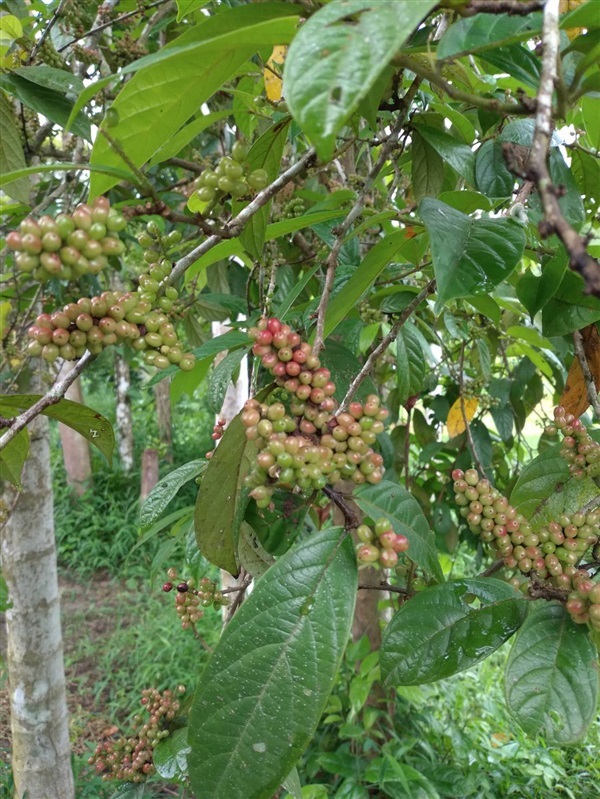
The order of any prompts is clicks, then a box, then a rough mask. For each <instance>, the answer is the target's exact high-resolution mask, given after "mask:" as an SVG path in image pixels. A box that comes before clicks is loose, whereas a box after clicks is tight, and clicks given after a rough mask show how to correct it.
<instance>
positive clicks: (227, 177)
mask: <svg viewBox="0 0 600 799" xmlns="http://www.w3.org/2000/svg"><path fill="white" fill-rule="evenodd" d="M247 156H248V148H247V147H246V146H245V145H244V144H243V143H242V142H240V141H236V142H235V144H234V145H233V147H232V148H231V156H228V155H225V156H223V158H221V159H220V160H219V162H218V164H217V165H216V166H215V168H214V169H205V170H204V171H203V172H202V174H201V175H200V176H199V177H198V178H197V179H196V180H195V181H194V186H195V188H196V192H195V195H196V197H197V198H198V200H200V202H202V203H213V202H218V201H219V200H222V199H223V198H224V197H226V196H227V195H230V196H231V197H233V198H237V197H243V196H244V195H246V194H251V193H252V192H254V191H261V190H262V189H264V188H265V187H266V186H267V184H268V182H269V176H268V174H267V171H266V170H265V169H253V170H252V171H249V170H248V165H247V164H246V163H245V161H246V158H247Z"/></svg>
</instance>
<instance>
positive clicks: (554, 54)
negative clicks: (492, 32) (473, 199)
mask: <svg viewBox="0 0 600 799" xmlns="http://www.w3.org/2000/svg"><path fill="white" fill-rule="evenodd" d="M558 22H559V0H547V1H546V5H545V6H544V23H543V31H542V41H543V57H542V74H541V76H540V86H539V89H538V94H537V101H536V115H535V131H534V134H533V143H532V149H531V156H530V159H529V164H528V169H527V173H526V177H527V178H528V179H529V180H532V181H533V182H534V183H535V185H536V187H537V190H538V193H539V195H540V199H541V201H542V208H543V210H544V220H543V222H542V223H541V224H540V232H541V233H542V235H543V236H549V235H551V234H552V233H556V235H557V236H558V237H559V238H560V240H561V241H562V243H563V244H564V245H565V247H566V249H567V252H568V253H569V266H570V268H571V269H573V270H574V271H575V272H579V274H580V275H581V276H582V277H583V279H584V281H585V287H586V293H587V294H593V295H594V296H596V297H600V264H599V263H598V261H596V260H595V258H592V256H591V255H589V253H588V252H587V249H586V243H585V240H584V239H583V238H582V237H581V236H580V235H579V234H578V233H577V231H575V230H574V229H573V228H572V227H571V225H570V224H569V223H568V222H567V220H566V219H565V218H564V216H563V214H562V211H561V209H560V206H559V204H558V196H559V195H560V193H561V191H560V187H557V186H554V184H553V183H552V178H551V177H550V171H549V169H548V153H549V151H550V142H551V138H552V130H553V123H552V95H553V92H554V87H555V85H556V83H557V81H558V57H559V52H560V31H559V27H558Z"/></svg>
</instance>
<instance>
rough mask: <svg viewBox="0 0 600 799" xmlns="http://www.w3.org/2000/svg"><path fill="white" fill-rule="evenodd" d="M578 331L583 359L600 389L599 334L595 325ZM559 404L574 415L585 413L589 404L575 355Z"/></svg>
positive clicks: (581, 371)
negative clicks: (583, 354)
mask: <svg viewBox="0 0 600 799" xmlns="http://www.w3.org/2000/svg"><path fill="white" fill-rule="evenodd" d="M580 333H581V338H582V340H583V351H584V352H585V359H586V361H587V362H588V366H589V368H590V373H591V375H592V377H593V378H594V383H595V385H596V388H597V389H600V335H599V334H598V328H597V327H596V325H588V326H587V327H584V328H583V330H581V331H580ZM560 404H561V405H562V406H564V408H565V410H566V411H567V413H572V414H573V416H575V417H579V416H581V414H582V413H585V412H586V410H587V409H588V407H589V405H590V399H589V396H588V391H587V386H586V384H585V378H584V376H583V370H582V369H581V364H580V363H579V358H578V357H577V355H575V357H574V358H573V363H572V364H571V368H570V369H569V374H568V375H567V382H566V383H565V388H564V391H563V393H562V396H561V398H560Z"/></svg>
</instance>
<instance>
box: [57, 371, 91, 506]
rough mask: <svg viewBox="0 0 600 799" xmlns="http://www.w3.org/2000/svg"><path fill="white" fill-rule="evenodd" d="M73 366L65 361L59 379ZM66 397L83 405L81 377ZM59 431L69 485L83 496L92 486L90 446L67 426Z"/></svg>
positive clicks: (63, 426) (72, 385)
mask: <svg viewBox="0 0 600 799" xmlns="http://www.w3.org/2000/svg"><path fill="white" fill-rule="evenodd" d="M73 366H74V363H73V362H70V361H65V362H64V364H63V366H62V368H61V370H60V375H59V378H60V379H62V378H63V377H65V376H66V375H67V374H68V372H69V371H70V370H71V369H72V368H73ZM65 397H66V398H67V399H70V400H73V402H79V403H83V394H82V391H81V381H80V378H79V377H78V378H77V380H75V382H74V383H72V384H71V385H70V386H69V388H68V389H67V392H66V394H65ZM58 431H59V434H60V440H61V444H62V450H63V460H64V463H65V471H66V473H67V483H68V484H69V485H70V486H71V488H72V489H73V492H74V493H75V494H77V495H78V496H81V495H82V494H83V493H84V492H85V490H86V489H87V488H88V486H89V485H90V483H91V478H92V462H91V458H90V445H89V443H88V441H87V439H85V438H84V437H83V436H82V435H81V434H80V433H78V432H77V431H75V430H73V429H72V428H71V427H68V426H67V425H66V424H59V425H58Z"/></svg>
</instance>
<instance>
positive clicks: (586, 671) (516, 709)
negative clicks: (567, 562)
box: [504, 602, 598, 746]
mask: <svg viewBox="0 0 600 799" xmlns="http://www.w3.org/2000/svg"><path fill="white" fill-rule="evenodd" d="M504 684H505V693H506V703H507V707H508V710H509V712H510V714H511V715H512V717H513V718H514V719H515V721H517V723H518V724H519V726H520V727H522V729H523V730H524V731H525V732H526V733H527V734H528V735H541V736H543V738H544V740H545V743H546V745H547V746H564V745H565V744H572V743H575V742H576V741H579V740H581V738H583V736H584V735H585V732H586V730H587V729H588V727H589V725H590V724H591V723H592V721H593V720H594V718H595V717H596V710H597V704H598V664H597V653H596V650H595V647H594V645H593V644H592V642H591V640H590V637H589V635H588V634H587V630H586V627H585V626H584V625H580V624H579V625H578V624H575V623H574V622H573V621H572V620H571V618H570V616H569V614H568V613H567V611H566V610H565V608H564V607H563V606H562V605H560V604H556V603H552V604H549V603H547V602H542V603H541V604H540V605H539V606H538V607H536V608H535V610H534V611H533V612H532V613H531V614H530V615H529V617H528V618H527V620H526V621H525V623H524V624H523V626H522V627H521V629H520V631H519V633H518V635H517V636H516V638H515V641H514V644H513V646H512V649H511V651H510V655H509V657H508V661H507V663H506V670H505V675H504Z"/></svg>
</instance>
